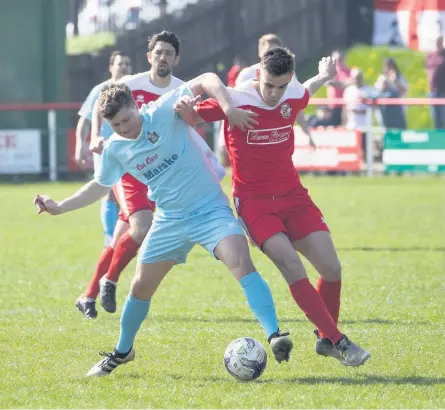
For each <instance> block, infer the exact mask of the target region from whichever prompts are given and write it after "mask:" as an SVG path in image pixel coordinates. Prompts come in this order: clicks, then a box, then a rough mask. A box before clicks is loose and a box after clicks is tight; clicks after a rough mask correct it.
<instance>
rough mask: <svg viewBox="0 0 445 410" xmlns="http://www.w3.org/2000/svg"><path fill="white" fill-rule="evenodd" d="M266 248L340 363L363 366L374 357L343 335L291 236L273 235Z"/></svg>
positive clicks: (265, 250) (295, 298)
mask: <svg viewBox="0 0 445 410" xmlns="http://www.w3.org/2000/svg"><path fill="white" fill-rule="evenodd" d="M262 248H263V251H264V252H265V253H266V255H267V256H269V258H270V259H271V260H272V262H274V264H275V265H276V266H277V268H278V269H279V270H280V271H281V273H282V274H283V276H284V278H285V279H286V281H287V283H288V284H289V289H290V291H291V294H292V296H293V298H294V300H295V302H296V303H297V305H298V306H299V307H300V309H301V310H302V311H303V312H304V313H305V315H306V317H307V318H308V319H309V320H310V321H311V322H312V323H313V324H314V325H315V326H316V327H317V329H320V330H321V331H322V332H323V334H324V335H325V337H327V338H328V339H329V340H330V341H331V342H332V344H333V345H334V348H335V349H336V350H337V352H338V355H337V356H338V357H337V358H338V359H339V360H340V362H341V363H342V364H344V365H346V366H359V365H361V364H363V363H364V362H365V361H366V360H367V359H368V358H369V357H370V355H369V353H368V352H367V351H366V350H365V349H363V348H361V347H360V346H357V345H356V344H354V343H353V342H351V341H349V339H348V338H347V337H346V336H345V335H343V334H342V333H341V332H340V331H339V329H338V327H337V325H336V324H335V322H334V321H333V319H332V317H331V315H330V314H329V312H328V310H327V308H326V305H325V304H324V302H323V300H322V298H321V297H320V295H319V294H318V292H317V291H316V289H315V288H314V287H313V286H312V285H311V283H310V282H309V279H308V278H307V274H306V271H305V269H304V266H303V263H302V262H301V260H300V258H299V256H298V255H297V253H296V252H295V250H294V248H293V246H292V244H291V243H290V241H289V239H288V237H287V235H285V234H284V233H283V232H280V233H277V234H275V235H273V236H272V237H271V238H269V239H267V240H266V241H265V242H264V244H263V246H262Z"/></svg>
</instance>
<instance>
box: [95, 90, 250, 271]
mask: <svg viewBox="0 0 445 410" xmlns="http://www.w3.org/2000/svg"><path fill="white" fill-rule="evenodd" d="M184 96H190V97H193V95H192V92H191V90H190V88H189V87H188V85H183V86H181V87H179V88H176V89H175V90H173V91H171V92H169V93H168V94H165V95H163V96H162V97H160V98H159V99H158V100H157V101H154V102H151V103H149V104H147V105H143V106H142V107H141V109H140V112H141V115H142V117H143V126H142V132H141V134H140V135H139V137H138V138H137V139H135V140H129V139H126V138H123V137H120V136H118V135H116V134H114V135H113V136H112V137H111V138H110V139H109V140H108V141H107V143H106V144H105V148H104V150H103V153H102V164H101V167H100V169H99V170H98V171H97V172H96V173H95V179H96V181H97V182H98V183H99V184H100V185H103V186H108V187H111V186H113V185H114V184H116V183H117V182H118V181H119V179H120V178H121V177H122V175H123V174H124V173H125V172H128V173H129V174H131V175H133V176H134V177H135V178H137V179H138V180H140V181H141V182H142V183H144V184H146V185H147V186H148V187H149V192H150V199H151V200H152V201H155V202H156V207H157V211H156V213H155V220H154V224H153V226H152V229H151V230H150V233H149V234H148V235H147V238H146V240H145V241H144V245H143V247H142V249H141V254H140V257H141V258H142V261H143V262H145V263H150V262H156V261H159V260H167V259H174V260H176V262H177V263H181V262H184V261H185V255H186V254H187V253H188V251H189V250H190V249H191V248H192V247H193V245H194V244H197V243H198V244H200V245H202V246H204V247H205V248H206V249H207V250H209V252H213V249H214V248H215V246H216V245H217V243H218V242H219V241H220V240H221V239H223V238H224V237H226V236H228V235H232V234H235V235H243V233H242V229H241V227H240V226H239V223H238V222H237V221H236V219H235V218H234V216H233V213H232V211H231V209H230V207H229V202H228V198H227V196H226V195H225V194H224V193H223V192H222V189H221V186H220V185H219V178H218V175H217V173H216V172H215V170H214V168H213V167H212V165H211V163H210V161H209V159H208V157H207V156H206V155H205V153H204V152H203V151H202V149H200V147H199V145H198V144H197V143H196V142H195V140H194V138H193V137H192V133H193V132H195V131H194V130H193V128H191V127H190V126H189V125H187V124H186V123H185V122H184V121H182V120H181V119H180V118H179V117H178V116H177V114H176V113H175V111H174V108H173V106H174V104H175V103H176V102H177V101H178V99H180V98H182V97H184Z"/></svg>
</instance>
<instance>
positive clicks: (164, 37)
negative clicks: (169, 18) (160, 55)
mask: <svg viewBox="0 0 445 410" xmlns="http://www.w3.org/2000/svg"><path fill="white" fill-rule="evenodd" d="M158 41H164V42H165V43H169V44H171V45H172V46H173V48H174V49H175V52H176V55H177V56H178V55H179V46H180V44H181V43H180V41H179V38H178V36H177V35H176V34H175V33H173V32H171V31H167V30H164V31H161V32H160V33H156V34H153V35H152V36H151V37H150V38H149V39H148V51H153V49H154V48H155V46H156V43H157V42H158Z"/></svg>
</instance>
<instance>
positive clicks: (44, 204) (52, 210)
mask: <svg viewBox="0 0 445 410" xmlns="http://www.w3.org/2000/svg"><path fill="white" fill-rule="evenodd" d="M34 204H35V205H36V206H37V215H39V214H41V213H43V212H48V213H49V214H50V215H59V214H61V213H62V211H61V209H60V205H59V204H58V203H57V202H55V201H53V200H52V199H51V198H50V197H49V196H47V195H39V194H37V195H36V197H35V198H34Z"/></svg>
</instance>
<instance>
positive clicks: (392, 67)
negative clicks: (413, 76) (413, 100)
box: [383, 58, 408, 98]
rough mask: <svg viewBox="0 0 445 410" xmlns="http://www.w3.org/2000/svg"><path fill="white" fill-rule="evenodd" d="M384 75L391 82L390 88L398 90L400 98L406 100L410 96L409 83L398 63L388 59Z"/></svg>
mask: <svg viewBox="0 0 445 410" xmlns="http://www.w3.org/2000/svg"><path fill="white" fill-rule="evenodd" d="M383 75H384V76H385V77H386V79H387V80H388V81H389V83H390V86H391V87H393V88H395V89H397V91H398V94H399V96H400V98H405V97H406V96H407V94H408V81H406V78H405V77H404V76H403V75H402V73H401V72H400V70H399V67H398V65H397V63H396V61H395V60H394V59H393V58H387V59H386V60H385V62H384V63H383Z"/></svg>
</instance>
